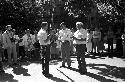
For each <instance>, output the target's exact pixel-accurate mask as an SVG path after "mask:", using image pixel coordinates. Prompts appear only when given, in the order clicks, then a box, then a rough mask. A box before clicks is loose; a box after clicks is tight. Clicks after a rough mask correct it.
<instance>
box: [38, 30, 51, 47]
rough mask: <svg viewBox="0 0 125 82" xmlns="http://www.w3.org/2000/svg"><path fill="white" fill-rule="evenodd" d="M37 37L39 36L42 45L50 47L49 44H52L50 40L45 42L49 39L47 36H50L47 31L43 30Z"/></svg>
mask: <svg viewBox="0 0 125 82" xmlns="http://www.w3.org/2000/svg"><path fill="white" fill-rule="evenodd" d="M37 36H38V40H39V43H40V45H48V44H50V40H49V41H48V42H45V41H44V40H46V39H47V36H48V35H47V32H46V31H45V30H43V29H41V30H40V31H39V32H38V34H37Z"/></svg>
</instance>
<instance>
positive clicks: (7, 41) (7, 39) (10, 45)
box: [3, 25, 17, 65]
mask: <svg viewBox="0 0 125 82" xmlns="http://www.w3.org/2000/svg"><path fill="white" fill-rule="evenodd" d="M6 28H7V30H6V31H5V32H4V33H3V45H4V49H7V54H8V63H9V64H10V65H12V58H11V54H13V57H14V64H15V65H16V64H17V52H16V44H15V39H14V37H13V32H12V28H11V25H7V26H6Z"/></svg>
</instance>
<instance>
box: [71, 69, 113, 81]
mask: <svg viewBox="0 0 125 82" xmlns="http://www.w3.org/2000/svg"><path fill="white" fill-rule="evenodd" d="M70 70H72V71H76V72H79V70H78V69H76V68H70ZM85 75H86V76H89V77H91V78H94V79H96V80H98V81H100V82H115V81H113V80H110V79H106V78H105V77H103V76H100V75H97V74H93V73H90V72H87V73H86V74H85ZM72 82H74V81H72Z"/></svg>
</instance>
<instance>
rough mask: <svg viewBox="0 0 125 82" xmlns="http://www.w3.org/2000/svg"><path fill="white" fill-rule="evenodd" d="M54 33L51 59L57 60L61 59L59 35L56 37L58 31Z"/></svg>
mask: <svg viewBox="0 0 125 82" xmlns="http://www.w3.org/2000/svg"><path fill="white" fill-rule="evenodd" d="M53 32H54V33H55V34H54V35H53V36H52V38H51V41H52V42H51V47H50V52H51V59H52V60H53V59H54V60H55V59H58V58H59V57H58V56H59V51H58V49H57V39H58V38H57V35H56V30H55V29H54V30H53Z"/></svg>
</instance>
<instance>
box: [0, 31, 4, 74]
mask: <svg viewBox="0 0 125 82" xmlns="http://www.w3.org/2000/svg"><path fill="white" fill-rule="evenodd" d="M2 56H3V36H2V30H0V72H4V69H3V64H2V60H3V57H2Z"/></svg>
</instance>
